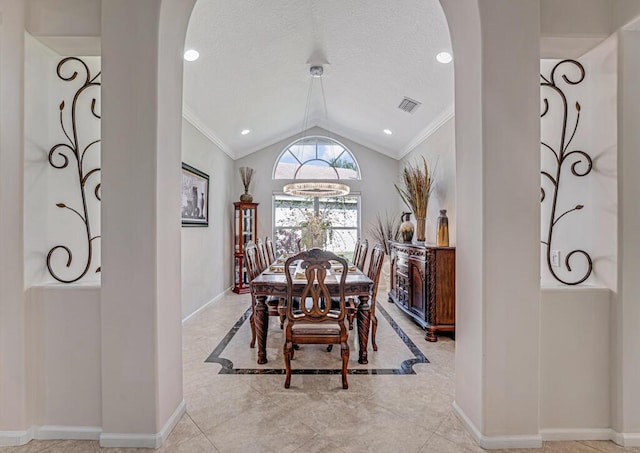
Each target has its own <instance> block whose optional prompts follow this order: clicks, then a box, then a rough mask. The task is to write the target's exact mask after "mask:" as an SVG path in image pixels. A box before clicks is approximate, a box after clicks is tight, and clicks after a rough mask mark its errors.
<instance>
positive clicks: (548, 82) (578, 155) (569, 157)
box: [540, 60, 593, 285]
mask: <svg viewBox="0 0 640 453" xmlns="http://www.w3.org/2000/svg"><path fill="white" fill-rule="evenodd" d="M570 66H573V67H575V68H577V70H578V72H579V76H578V77H577V78H575V79H574V78H571V77H569V76H568V75H567V73H566V71H565V73H563V74H562V80H563V81H564V82H565V83H566V84H568V85H578V84H579V83H581V82H582V81H583V80H584V77H585V71H584V67H583V66H582V64H580V63H579V62H577V61H575V60H562V61H560V62H558V63H557V64H556V65H555V66H554V67H553V69H552V70H551V73H550V75H549V77H545V76H543V75H542V74H540V78H541V79H542V80H541V82H540V86H541V87H543V88H549V89H551V90H552V92H553V93H555V94H556V95H557V96H558V97H559V98H560V101H561V102H562V108H563V111H562V129H561V132H560V137H559V138H560V141H559V147H558V148H557V149H555V148H554V147H552V146H551V145H550V144H549V143H547V142H545V141H541V142H540V143H541V144H542V147H543V149H545V150H547V151H550V152H551V153H553V160H554V162H555V172H553V171H552V172H551V173H550V172H547V171H544V170H542V171H541V172H540V173H541V174H542V175H543V176H544V177H545V178H546V179H547V180H548V181H549V182H550V183H551V186H552V188H553V199H552V200H551V207H550V214H549V230H548V232H547V240H546V241H541V242H542V243H543V244H545V245H546V246H547V253H546V258H547V267H548V269H549V272H551V275H553V277H554V278H555V279H556V280H557V281H559V282H560V283H563V284H565V285H577V284H579V283H582V282H584V281H585V280H586V279H587V278H589V276H590V275H591V272H592V271H593V262H592V260H591V256H590V255H589V254H588V253H587V252H585V251H584V250H580V249H578V250H573V251H571V252H569V253H567V255H566V257H565V260H564V265H565V267H566V268H567V270H568V271H569V272H572V269H571V264H570V261H571V258H572V257H573V256H574V255H576V254H578V255H582V256H583V257H584V258H585V259H586V264H587V269H586V272H585V273H584V275H582V276H580V277H578V278H577V279H574V280H565V279H563V278H561V277H560V276H558V274H557V273H556V272H555V270H554V268H553V266H552V265H551V250H552V247H551V244H552V240H553V232H554V228H555V226H556V224H557V223H558V222H559V221H560V219H562V218H563V217H564V216H566V215H567V214H569V213H570V212H574V211H579V210H581V209H582V208H584V205H582V204H577V205H576V206H575V207H573V208H571V209H568V210H567V211H565V212H563V213H562V214H560V215H557V214H556V210H557V207H558V194H559V192H560V180H561V177H562V170H563V165H564V164H565V163H567V162H573V163H572V164H571V173H572V174H573V175H574V176H577V177H583V176H586V175H588V174H589V173H590V172H591V170H592V168H593V162H592V160H591V157H590V156H589V155H588V154H587V153H586V152H584V151H582V150H577V149H574V150H571V151H569V146H570V145H571V142H572V141H573V138H574V137H575V135H576V131H577V130H578V125H579V123H580V110H581V107H580V103H579V102H576V103H575V110H576V116H575V124H573V125H571V126H570V125H569V124H568V123H569V104H568V102H567V96H566V94H565V92H564V91H563V90H562V88H560V86H559V85H558V80H556V77H557V75H556V72H558V70H559V68H561V67H562V68H564V67H567V69H568V68H569V67H570ZM542 100H543V103H544V109H543V112H542V114H541V115H540V117H541V118H543V117H544V116H545V115H546V114H547V113H549V109H550V107H549V98H547V97H546V96H544V94H543V98H542ZM571 129H572V130H571ZM569 131H570V133H571V135H570V136H569V138H568V139H567V133H568V132H569ZM579 166H580V168H579ZM552 173H554V174H552ZM545 200H546V192H545V190H544V188H541V200H540V201H541V203H543V202H544V201H545Z"/></svg>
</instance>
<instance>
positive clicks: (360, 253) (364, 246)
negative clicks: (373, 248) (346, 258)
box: [353, 239, 369, 272]
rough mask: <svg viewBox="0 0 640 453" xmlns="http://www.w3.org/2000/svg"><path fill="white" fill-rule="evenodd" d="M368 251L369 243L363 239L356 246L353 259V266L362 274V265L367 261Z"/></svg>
mask: <svg viewBox="0 0 640 453" xmlns="http://www.w3.org/2000/svg"><path fill="white" fill-rule="evenodd" d="M368 251H369V241H368V240H367V239H363V240H361V241H360V244H358V248H357V251H356V254H355V257H354V259H353V264H355V265H356V267H357V268H358V269H360V270H361V271H363V272H364V263H365V261H366V260H367V252H368Z"/></svg>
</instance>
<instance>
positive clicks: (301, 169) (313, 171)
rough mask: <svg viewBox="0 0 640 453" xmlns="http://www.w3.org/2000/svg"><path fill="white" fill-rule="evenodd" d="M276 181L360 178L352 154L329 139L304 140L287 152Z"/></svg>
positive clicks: (282, 157)
mask: <svg viewBox="0 0 640 453" xmlns="http://www.w3.org/2000/svg"><path fill="white" fill-rule="evenodd" d="M273 174H274V179H288V180H292V179H329V180H330V179H347V180H349V179H354V180H359V179H360V169H359V168H358V165H357V163H356V161H355V159H354V157H353V155H352V154H351V152H350V151H349V150H348V149H346V148H345V147H344V146H342V145H341V144H340V143H338V142H336V141H335V140H333V139H330V138H328V137H308V138H304V139H302V140H300V141H298V142H296V143H294V144H293V145H291V146H289V148H288V149H286V150H284V151H283V153H282V155H281V156H280V158H279V159H278V162H277V163H276V165H275V170H274V173H273Z"/></svg>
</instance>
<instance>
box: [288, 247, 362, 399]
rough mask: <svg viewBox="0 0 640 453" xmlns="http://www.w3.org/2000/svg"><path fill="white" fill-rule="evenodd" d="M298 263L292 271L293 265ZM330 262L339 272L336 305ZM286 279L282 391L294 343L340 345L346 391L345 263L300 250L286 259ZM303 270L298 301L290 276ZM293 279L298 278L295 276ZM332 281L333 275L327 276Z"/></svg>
mask: <svg viewBox="0 0 640 453" xmlns="http://www.w3.org/2000/svg"><path fill="white" fill-rule="evenodd" d="M298 261H299V262H300V264H299V265H298V266H297V267H294V270H292V264H295V263H296V262H298ZM332 262H333V263H338V266H339V268H341V272H335V273H334V275H335V277H337V278H338V294H337V295H336V294H335V292H334V294H333V296H334V298H335V296H338V297H337V301H338V303H337V304H332V303H331V293H330V290H329V287H328V286H327V283H326V279H327V277H328V275H327V271H329V270H330V269H331V265H332ZM284 268H285V275H286V278H287V300H286V321H287V322H286V324H285V345H284V361H285V368H286V378H285V384H284V386H285V388H289V385H290V382H291V359H292V358H293V354H294V352H293V351H294V349H293V346H294V345H297V344H340V350H341V356H342V387H343V388H345V389H346V388H348V387H349V385H348V383H347V366H348V362H349V345H348V343H347V339H348V329H347V326H346V323H345V319H346V314H347V307H346V301H345V296H344V287H345V282H346V278H347V271H348V265H347V260H345V259H344V258H341V257H339V256H337V255H336V254H334V253H332V252H328V251H324V250H321V249H319V248H312V249H311V250H308V251H303V252H300V253H298V254H297V255H295V256H293V257H291V258H289V259H288V260H287V261H286V263H285V266H284ZM296 269H297V270H298V271H300V270H302V271H303V272H304V278H305V279H306V284H305V286H304V289H303V290H302V293H301V294H299V296H300V298H299V299H298V300H294V295H293V279H294V276H293V275H292V273H294V272H296ZM296 277H298V278H299V277H300V276H298V275H296ZM329 278H333V276H329Z"/></svg>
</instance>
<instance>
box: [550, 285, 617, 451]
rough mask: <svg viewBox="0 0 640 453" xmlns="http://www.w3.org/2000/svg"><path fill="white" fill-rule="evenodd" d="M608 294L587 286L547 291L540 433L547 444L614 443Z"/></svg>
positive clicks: (603, 290)
mask: <svg viewBox="0 0 640 453" xmlns="http://www.w3.org/2000/svg"><path fill="white" fill-rule="evenodd" d="M609 294H610V290H609V289H607V288H599V289H598V288H589V287H584V286H577V287H571V288H543V289H542V293H541V297H540V325H541V333H540V430H541V432H542V435H543V438H544V439H545V440H568V439H576V438H583V439H584V438H593V436H596V437H598V438H604V439H607V440H608V439H609V433H608V431H607V430H608V428H609V427H610V426H611V394H610V382H611V372H610V370H611V350H610V348H611V341H610V333H611V332H610V301H609ZM580 436H583V437H580ZM587 436H591V437H587Z"/></svg>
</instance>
